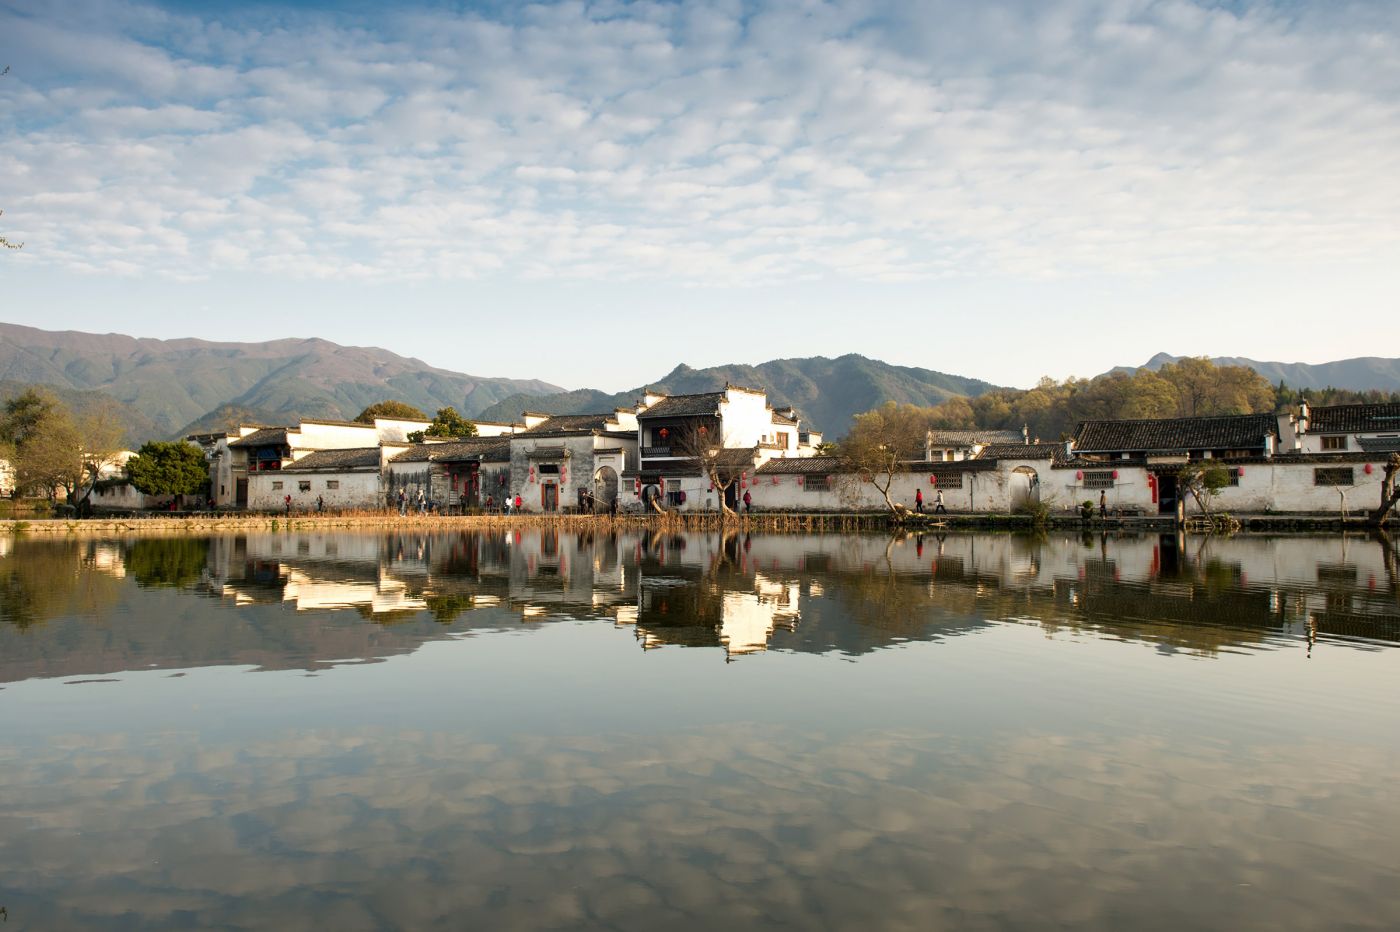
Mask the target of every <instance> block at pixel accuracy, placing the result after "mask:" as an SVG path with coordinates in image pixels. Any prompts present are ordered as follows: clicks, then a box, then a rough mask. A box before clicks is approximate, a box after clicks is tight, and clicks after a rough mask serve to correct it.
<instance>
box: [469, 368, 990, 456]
mask: <svg viewBox="0 0 1400 932" xmlns="http://www.w3.org/2000/svg"><path fill="white" fill-rule="evenodd" d="M726 382H728V383H730V384H734V385H744V386H749V387H753V388H762V389H765V390H767V392H768V398H769V401H770V402H771V403H772V404H773V405H774V406H778V405H792V406H793V407H795V408H796V409H797V410H798V412H799V413H800V414H801V415H802V418H803V423H804V424H805V425H807V426H810V427H812V428H813V429H815V430H822V431H824V432H825V433H826V435H827V436H828V437H830V438H832V439H835V438H837V437H840V436H842V435H844V434H845V433H846V431H847V430H849V429H850V426H851V418H852V416H854V415H856V414H859V413H861V412H862V411H869V410H870V409H871V408H874V407H876V406H878V405H880V404H883V403H884V402H886V401H897V402H901V403H904V402H907V403H910V404H918V405H935V404H938V403H939V402H942V401H946V400H947V399H948V398H951V397H953V396H955V395H980V394H982V393H983V392H987V391H990V390H992V389H994V388H996V387H997V386H995V385H992V384H990V383H988V382H983V381H980V380H978V379H970V378H966V377H964V376H959V375H948V374H947V373H943V372H934V371H933V370H931V369H915V368H910V367H906V366H892V365H890V364H889V363H886V362H881V361H880V360H878V359H867V358H866V357H864V356H857V355H855V354H851V355H847V356H841V357H839V358H837V359H827V358H826V357H824V356H813V357H810V358H806V359H774V360H772V361H770V362H765V363H760V364H759V365H756V366H742V365H730V366H714V367H712V368H709V369H692V368H691V367H689V366H685V365H681V366H677V367H676V368H675V369H673V370H672V371H671V372H670V373H669V374H668V375H666V376H663V377H662V378H660V379H658V380H656V381H655V382H651V383H649V384H648V385H647V386H639V387H637V388H635V389H632V390H631V391H626V392H621V393H619V394H616V395H610V394H608V393H607V392H601V391H596V390H594V389H580V390H578V391H572V392H561V393H559V394H555V395H539V396H535V397H525V396H516V397H512V398H506V399H504V400H503V401H501V402H499V403H497V404H495V405H493V406H491V407H489V408H487V409H485V410H484V411H482V412H481V416H482V417H483V418H486V419H488V420H489V419H495V420H507V419H513V418H516V417H519V415H520V412H521V411H523V410H526V409H529V410H537V411H542V412H545V413H548V414H581V413H584V412H589V411H608V410H611V409H612V408H615V407H624V406H630V405H633V404H635V403H636V401H637V399H638V398H639V397H640V396H641V393H642V389H643V387H646V388H651V389H654V390H656V391H660V392H665V393H668V394H688V393H691V392H708V391H715V390H717V389H720V388H723V387H724V385H725V383H726Z"/></svg>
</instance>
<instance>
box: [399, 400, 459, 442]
mask: <svg viewBox="0 0 1400 932" xmlns="http://www.w3.org/2000/svg"><path fill="white" fill-rule="evenodd" d="M475 436H476V425H475V424H473V423H472V422H471V421H468V420H467V419H466V418H464V417H462V416H461V415H460V414H458V413H457V409H456V408H453V407H446V408H439V409H438V413H437V415H436V416H435V417H434V418H433V422H432V423H431V424H429V425H428V429H427V430H424V431H416V430H415V431H414V432H413V433H411V434H409V435H408V439H409V440H412V441H415V442H416V441H419V440H422V439H423V438H424V437H475Z"/></svg>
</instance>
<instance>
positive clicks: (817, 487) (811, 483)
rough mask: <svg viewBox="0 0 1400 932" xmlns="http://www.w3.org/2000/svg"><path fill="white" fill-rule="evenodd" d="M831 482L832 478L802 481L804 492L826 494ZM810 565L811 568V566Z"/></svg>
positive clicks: (820, 477)
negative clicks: (828, 484)
mask: <svg viewBox="0 0 1400 932" xmlns="http://www.w3.org/2000/svg"><path fill="white" fill-rule="evenodd" d="M829 482H831V477H830V476H807V477H806V478H805V479H803V480H802V491H804V492H825V491H826V486H827V483H829ZM808 565H809V566H810V564H808Z"/></svg>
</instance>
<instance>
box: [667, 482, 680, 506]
mask: <svg viewBox="0 0 1400 932" xmlns="http://www.w3.org/2000/svg"><path fill="white" fill-rule="evenodd" d="M666 503H667V504H668V505H679V504H680V503H681V480H679V479H667V480H666Z"/></svg>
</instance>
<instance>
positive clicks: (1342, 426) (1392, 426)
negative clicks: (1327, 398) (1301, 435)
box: [1308, 404, 1400, 434]
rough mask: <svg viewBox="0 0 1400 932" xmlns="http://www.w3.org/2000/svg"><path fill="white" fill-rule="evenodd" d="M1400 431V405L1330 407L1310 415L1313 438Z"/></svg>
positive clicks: (1314, 411) (1309, 425)
mask: <svg viewBox="0 0 1400 932" xmlns="http://www.w3.org/2000/svg"><path fill="white" fill-rule="evenodd" d="M1391 430H1394V431H1400V404H1394V405H1327V406H1326V407H1322V408H1313V409H1312V411H1311V412H1310V413H1309V415H1308V433H1310V434H1355V433H1372V434H1374V433H1378V432H1380V431H1391Z"/></svg>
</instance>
